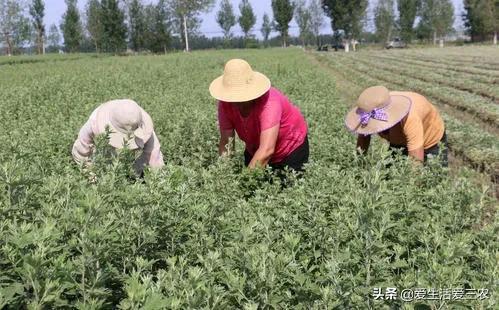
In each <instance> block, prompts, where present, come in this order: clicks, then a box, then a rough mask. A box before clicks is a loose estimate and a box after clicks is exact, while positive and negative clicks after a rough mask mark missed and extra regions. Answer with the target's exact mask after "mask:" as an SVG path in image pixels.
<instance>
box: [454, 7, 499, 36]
mask: <svg viewBox="0 0 499 310" xmlns="http://www.w3.org/2000/svg"><path fill="white" fill-rule="evenodd" d="M464 10H465V13H464V15H463V21H464V25H465V27H466V29H467V32H468V33H469V34H470V35H471V39H472V40H473V41H483V40H484V39H485V38H486V37H487V36H488V35H489V34H493V36H494V37H493V38H494V44H497V32H498V31H499V0H465V1H464Z"/></svg>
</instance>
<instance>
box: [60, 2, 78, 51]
mask: <svg viewBox="0 0 499 310" xmlns="http://www.w3.org/2000/svg"><path fill="white" fill-rule="evenodd" d="M66 5H67V9H66V13H64V15H63V16H62V24H61V30H62V35H63V38H64V47H65V48H66V50H67V51H68V52H70V53H74V52H77V51H78V49H79V48H80V43H81V41H82V38H83V29H82V26H81V20H80V13H79V12H78V6H77V0H66Z"/></svg>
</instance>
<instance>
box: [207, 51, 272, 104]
mask: <svg viewBox="0 0 499 310" xmlns="http://www.w3.org/2000/svg"><path fill="white" fill-rule="evenodd" d="M270 87H271V84H270V80H269V79H268V78H267V77H266V76H265V75H264V74H262V73H260V72H256V71H253V69H252V68H251V66H250V65H249V64H248V63H247V62H246V61H244V60H242V59H232V60H229V61H228V62H227V63H226V64H225V68H224V74H223V75H221V76H219V77H218V78H216V79H215V80H214V81H213V82H211V84H210V94H211V96H212V97H213V98H215V99H217V100H219V101H224V102H247V101H251V100H254V99H257V98H260V97H261V96H263V95H264V94H265V93H266V92H268V91H269V89H270Z"/></svg>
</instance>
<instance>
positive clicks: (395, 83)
mask: <svg viewBox="0 0 499 310" xmlns="http://www.w3.org/2000/svg"><path fill="white" fill-rule="evenodd" d="M485 50H486V51H490V52H495V54H498V52H497V51H495V50H494V49H489V48H485ZM466 51H469V50H466V49H463V53H465V52H466ZM432 52H435V55H434V56H433V58H431V59H432V62H428V59H427V58H430V56H431V55H432ZM439 55H440V54H439V52H438V50H437V51H434V50H429V51H419V50H416V51H400V52H399V51H391V52H390V53H386V52H380V51H365V52H363V53H356V54H350V55H346V54H328V55H324V54H315V57H316V59H318V60H319V61H320V62H321V63H322V64H323V65H326V66H327V67H328V68H330V69H331V70H333V71H334V73H335V74H337V75H339V76H342V77H343V78H344V79H348V80H350V81H353V82H354V83H355V84H356V85H357V86H358V87H357V89H355V91H354V92H360V91H361V89H362V88H363V87H366V86H370V85H377V84H384V85H386V86H387V87H389V88H391V89H396V90H411V91H416V92H419V93H422V94H424V95H425V96H427V97H428V98H429V99H430V100H431V101H432V102H434V103H435V104H437V105H438V106H439V107H440V108H441V111H442V113H443V115H444V118H445V120H446V126H447V131H448V135H449V137H450V138H449V140H450V142H449V143H450V145H451V147H452V149H453V151H455V153H456V154H458V155H460V156H461V157H463V158H464V159H465V161H466V162H467V163H469V164H471V165H472V166H474V167H477V168H479V169H480V170H485V171H486V172H487V173H488V174H490V175H491V176H492V178H493V179H495V180H497V178H498V175H499V139H498V135H499V100H498V89H499V88H498V87H497V83H499V62H497V60H495V65H492V60H491V59H489V60H487V58H486V56H482V58H483V57H485V61H490V62H491V65H490V66H489V68H488V69H476V67H477V66H479V65H477V63H473V64H468V63H466V61H464V62H463V63H461V64H460V65H459V66H457V65H449V64H444V62H440V61H439V60H440V58H439V57H441V56H439ZM450 55H451V56H452V54H450ZM464 55H465V54H464ZM498 56H499V55H498ZM447 57H450V56H449V55H447ZM459 57H461V56H457V55H454V56H453V57H452V58H449V59H452V61H453V62H454V63H458V62H459V60H460V58H459ZM415 59H418V60H415ZM478 64H479V63H478Z"/></svg>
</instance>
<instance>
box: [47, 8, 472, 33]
mask: <svg viewBox="0 0 499 310" xmlns="http://www.w3.org/2000/svg"><path fill="white" fill-rule="evenodd" d="M156 2H157V1H143V2H142V3H143V4H149V3H156ZM249 2H250V3H251V5H252V7H253V12H254V13H255V16H256V23H255V26H254V27H253V29H252V31H251V33H252V34H254V35H255V36H256V37H257V38H261V37H262V36H261V33H260V27H261V24H262V18H263V15H264V13H267V14H268V15H269V17H270V18H271V19H273V14H272V7H271V1H270V0H266V1H257V0H249ZM262 2H263V3H262ZM86 3H87V0H79V1H78V8H79V10H80V14H81V15H83V13H84V11H85V6H86ZM231 3H232V6H233V9H234V13H235V15H236V16H238V15H239V3H240V0H231ZM376 3H377V1H376V0H371V1H369V6H368V8H367V18H366V19H367V26H366V29H367V30H368V31H372V30H373V28H374V24H373V17H372V14H373V13H372V12H373V8H374V7H375V5H376ZM452 3H453V5H454V27H455V28H459V27H462V24H463V23H462V20H461V18H460V16H461V14H462V11H463V0H452ZM219 7H220V1H219V0H218V1H215V3H214V5H213V6H212V8H211V10H210V11H209V12H207V13H202V14H200V15H199V16H200V17H201V19H202V22H201V26H200V28H199V33H201V34H203V35H205V36H206V37H209V38H212V37H220V36H222V35H223V32H222V30H221V28H220V26H219V25H218V24H217V22H216V14H217V12H218V9H219ZM65 11H66V4H65V1H64V0H45V18H44V22H45V25H46V29H49V27H50V26H51V25H52V24H55V25H56V26H57V27H58V28H59V30H60V27H59V26H60V23H61V19H62V15H63V14H64V12H65ZM231 32H232V34H233V35H235V36H240V35H242V33H243V32H242V30H241V28H240V27H239V24H238V23H236V25H235V26H234V27H233V28H232V31H231ZM298 32H299V31H298V26H297V24H296V22H295V20H294V18H293V20H292V21H291V23H290V29H289V34H290V35H292V36H297V35H298ZM272 34H276V32H275V31H272ZM321 34H332V30H331V20H330V19H329V17H327V16H326V15H325V14H324V24H323V26H322V27H321Z"/></svg>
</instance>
